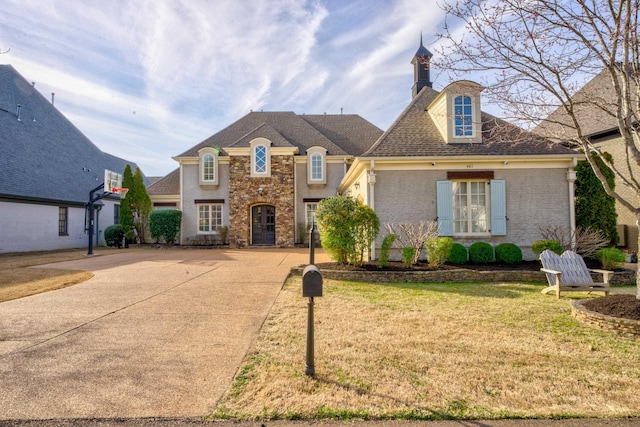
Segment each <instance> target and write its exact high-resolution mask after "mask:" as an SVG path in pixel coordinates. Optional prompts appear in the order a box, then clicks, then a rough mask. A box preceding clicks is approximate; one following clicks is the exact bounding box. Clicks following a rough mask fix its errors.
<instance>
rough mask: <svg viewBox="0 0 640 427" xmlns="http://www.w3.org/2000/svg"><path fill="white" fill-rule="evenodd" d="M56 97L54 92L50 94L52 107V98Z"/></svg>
mask: <svg viewBox="0 0 640 427" xmlns="http://www.w3.org/2000/svg"><path fill="white" fill-rule="evenodd" d="M55 96H56V93H55V92H51V105H54V101H55V100H54V97H55Z"/></svg>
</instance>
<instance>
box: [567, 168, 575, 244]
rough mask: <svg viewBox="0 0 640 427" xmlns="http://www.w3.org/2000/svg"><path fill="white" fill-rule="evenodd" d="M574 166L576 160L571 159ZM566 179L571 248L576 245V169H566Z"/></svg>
mask: <svg viewBox="0 0 640 427" xmlns="http://www.w3.org/2000/svg"><path fill="white" fill-rule="evenodd" d="M573 163H574V167H575V163H576V160H575V159H574V160H573ZM567 181H568V182H569V222H570V224H569V226H570V228H571V248H572V249H575V247H576V208H575V181H576V171H575V170H574V169H573V168H571V169H568V170H567Z"/></svg>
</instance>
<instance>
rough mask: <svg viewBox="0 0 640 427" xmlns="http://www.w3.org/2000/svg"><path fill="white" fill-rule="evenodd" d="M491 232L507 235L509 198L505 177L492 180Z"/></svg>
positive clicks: (495, 234)
mask: <svg viewBox="0 0 640 427" xmlns="http://www.w3.org/2000/svg"><path fill="white" fill-rule="evenodd" d="M491 234H492V235H494V236H506V235H507V198H506V191H505V181H504V180H503V179H492V180H491Z"/></svg>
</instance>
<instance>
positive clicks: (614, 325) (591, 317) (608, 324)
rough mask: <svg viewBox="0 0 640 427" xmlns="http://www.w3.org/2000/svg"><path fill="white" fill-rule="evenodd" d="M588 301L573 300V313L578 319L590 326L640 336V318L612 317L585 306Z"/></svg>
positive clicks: (625, 334)
mask: <svg viewBox="0 0 640 427" xmlns="http://www.w3.org/2000/svg"><path fill="white" fill-rule="evenodd" d="M587 301H589V300H587V299H580V300H573V301H571V313H572V314H573V317H575V318H576V319H577V320H578V321H580V322H582V323H584V324H586V325H589V326H593V327H596V328H599V329H603V330H606V331H610V332H615V333H617V334H620V335H624V336H628V337H635V336H640V320H632V319H623V318H619V317H612V316H607V315H606V314H602V313H598V312H595V311H591V310H589V309H587V308H586V307H585V306H584V303H585V302H587Z"/></svg>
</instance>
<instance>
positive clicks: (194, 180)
mask: <svg viewBox="0 0 640 427" xmlns="http://www.w3.org/2000/svg"><path fill="white" fill-rule="evenodd" d="M381 134H382V130H380V129H379V128H377V127H376V126H374V125H373V124H371V123H369V122H368V121H366V120H365V119H363V118H362V117H360V116H357V115H348V114H340V115H331V114H323V115H299V114H295V113H293V112H251V113H249V114H247V115H246V116H244V117H242V118H241V119H239V120H238V121H236V122H235V123H233V124H231V125H230V126H228V127H227V128H225V129H223V130H221V131H220V132H218V133H216V134H214V135H212V136H211V137H209V138H207V139H205V140H204V141H202V142H201V143H199V144H197V145H195V146H193V147H191V148H190V149H189V150H187V151H185V152H184V153H182V154H179V155H178V156H176V157H174V160H176V161H177V162H178V163H179V167H178V169H176V170H174V171H173V172H171V173H169V174H168V175H167V176H165V177H164V178H162V179H160V180H158V181H156V182H154V183H153V184H152V185H150V186H149V187H148V189H147V193H148V194H149V197H150V198H151V200H152V203H153V207H154V209H172V208H173V209H180V210H181V211H182V225H181V230H180V243H181V244H190V243H194V242H198V241H202V239H203V238H207V237H216V236H218V231H219V228H220V227H223V226H225V227H228V242H229V244H230V245H231V246H232V247H246V246H257V245H267V246H269V245H277V246H285V247H287V246H293V245H294V244H295V243H296V242H301V241H303V240H304V238H305V237H306V235H307V229H308V226H309V224H310V222H311V220H312V218H313V213H314V211H315V208H316V206H317V203H318V202H319V201H320V200H322V199H323V198H326V197H331V196H335V195H336V190H337V188H338V186H339V184H340V181H341V179H342V177H343V176H344V175H345V174H346V172H347V170H348V168H349V166H350V164H351V163H352V162H353V160H354V158H355V157H356V156H358V155H361V154H362V153H363V152H365V151H366V150H368V149H369V148H370V147H371V146H372V144H373V143H374V142H375V141H376V140H377V139H378V137H379V136H380V135H381ZM210 241H214V240H213V239H211V240H210Z"/></svg>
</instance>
